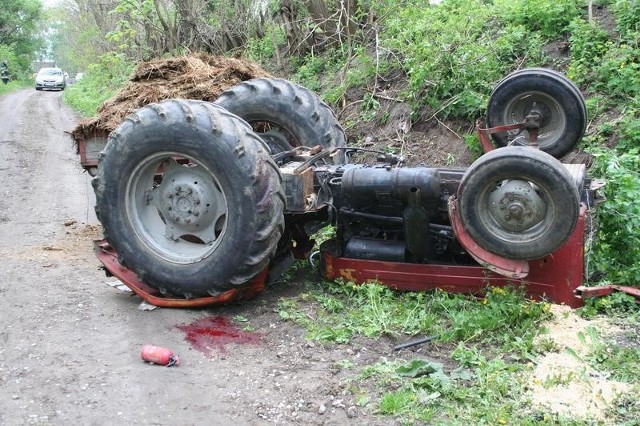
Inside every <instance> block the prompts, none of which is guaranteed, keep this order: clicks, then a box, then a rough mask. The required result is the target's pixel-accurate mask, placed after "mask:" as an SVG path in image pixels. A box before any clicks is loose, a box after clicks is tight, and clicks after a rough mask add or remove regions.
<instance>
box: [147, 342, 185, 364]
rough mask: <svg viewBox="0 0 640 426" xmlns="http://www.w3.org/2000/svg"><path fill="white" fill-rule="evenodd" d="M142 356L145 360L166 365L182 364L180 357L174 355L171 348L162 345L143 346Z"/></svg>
mask: <svg viewBox="0 0 640 426" xmlns="http://www.w3.org/2000/svg"><path fill="white" fill-rule="evenodd" d="M140 357H141V358H142V359H143V360H144V361H147V362H150V363H152V364H158V365H166V366H167V367H171V366H172V365H179V364H180V358H178V357H177V356H176V355H174V353H173V352H172V351H171V349H167V348H163V347H160V346H154V345H144V346H142V350H141V351H140Z"/></svg>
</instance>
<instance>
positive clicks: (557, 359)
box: [529, 305, 631, 421]
mask: <svg viewBox="0 0 640 426" xmlns="http://www.w3.org/2000/svg"><path fill="white" fill-rule="evenodd" d="M551 309H552V312H553V313H554V316H555V319H554V320H553V321H551V322H550V323H549V324H548V327H549V332H548V333H547V334H543V335H541V336H540V337H541V338H544V339H550V340H551V341H553V342H555V344H556V345H557V352H549V353H547V354H546V355H545V356H544V357H542V358H541V359H540V361H539V362H538V364H537V366H536V368H535V369H534V371H533V372H532V374H531V377H530V378H529V389H530V396H531V399H532V404H533V406H534V407H536V408H538V409H540V410H543V411H544V412H550V413H554V414H559V415H562V416H566V417H567V418H577V419H582V420H597V421H604V420H605V419H606V418H605V413H606V410H607V409H608V408H610V407H611V406H612V405H613V404H614V402H615V400H616V399H617V398H618V397H619V396H620V395H621V394H624V393H626V392H628V391H629V390H630V389H631V386H630V385H628V384H626V383H622V382H618V381H615V380H611V379H610V378H608V377H607V375H606V374H604V373H600V372H598V371H596V370H594V369H593V368H592V367H591V366H590V365H589V364H588V362H587V361H585V360H584V356H586V355H587V354H588V353H589V351H590V350H591V348H590V347H589V342H588V341H587V340H586V338H584V337H583V338H581V337H580V336H581V335H582V336H587V335H588V328H589V327H594V328H596V329H598V330H604V329H606V330H607V333H613V334H615V333H616V330H615V329H612V325H611V324H609V323H607V324H606V325H605V324H603V322H604V319H602V320H599V321H587V320H585V319H584V318H581V317H579V316H578V315H577V314H576V313H575V312H574V311H572V310H571V308H569V307H567V306H561V305H552V308H551Z"/></svg>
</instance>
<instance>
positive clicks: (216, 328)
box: [177, 315, 262, 357]
mask: <svg viewBox="0 0 640 426" xmlns="http://www.w3.org/2000/svg"><path fill="white" fill-rule="evenodd" d="M177 327H178V328H179V329H180V330H182V331H184V333H185V334H186V336H185V340H186V341H187V342H189V343H190V344H191V346H192V347H193V348H194V349H195V350H197V351H200V352H202V353H203V354H205V355H206V356H208V357H211V356H213V351H218V352H220V353H222V354H226V352H227V351H226V346H227V345H228V344H230V343H234V344H250V345H257V344H259V343H260V340H261V337H262V336H261V335H260V334H258V333H251V332H247V331H243V330H240V329H239V328H238V327H237V326H236V325H234V324H232V323H230V322H229V320H227V319H226V318H225V317H223V316H220V315H218V316H213V317H207V318H202V319H199V320H198V321H195V322H193V323H191V324H187V325H179V326H177Z"/></svg>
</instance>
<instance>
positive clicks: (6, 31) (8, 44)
mask: <svg viewBox="0 0 640 426" xmlns="http://www.w3.org/2000/svg"><path fill="white" fill-rule="evenodd" d="M41 15H42V5H41V3H40V1H39V0H3V2H2V7H0V52H1V53H2V55H3V57H2V58H0V59H7V60H8V62H9V69H10V71H11V73H12V74H13V75H14V76H18V77H24V76H26V75H27V74H28V72H29V71H28V70H29V67H30V64H31V60H32V59H33V57H34V55H35V52H36V51H37V50H38V48H39V47H40V45H41V40H40V39H39V37H38V24H39V21H40V18H41Z"/></svg>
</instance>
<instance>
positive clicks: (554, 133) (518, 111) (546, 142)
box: [502, 91, 567, 149]
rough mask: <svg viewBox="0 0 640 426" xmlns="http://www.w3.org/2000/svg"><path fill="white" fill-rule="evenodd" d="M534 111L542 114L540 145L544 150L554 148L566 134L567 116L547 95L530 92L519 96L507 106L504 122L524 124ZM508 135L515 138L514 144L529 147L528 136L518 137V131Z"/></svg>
mask: <svg viewBox="0 0 640 426" xmlns="http://www.w3.org/2000/svg"><path fill="white" fill-rule="evenodd" d="M533 109H536V110H538V111H539V112H540V114H541V120H540V129H539V131H538V145H539V146H540V148H542V149H545V148H548V147H551V146H553V145H554V144H555V143H556V142H557V141H558V140H559V139H560V138H561V137H562V135H563V134H564V131H565V129H566V126H567V116H566V114H565V112H564V109H563V108H562V106H561V105H560V104H559V103H558V102H557V101H556V100H555V99H554V98H553V97H551V96H549V95H547V94H546V93H542V92H534V91H529V92H524V93H521V94H519V95H518V96H517V97H515V98H513V99H512V100H511V101H510V102H509V103H508V104H507V106H506V108H505V109H504V116H503V117H502V122H503V123H505V124H517V123H522V122H523V121H524V120H525V117H526V116H527V115H528V114H529V113H530V112H531V111H532V110H533ZM508 134H509V136H510V137H511V138H514V143H515V144H517V145H527V144H528V142H529V140H528V137H527V136H526V135H522V134H520V135H517V134H518V131H517V130H515V131H510V132H508ZM516 135H517V136H516Z"/></svg>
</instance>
